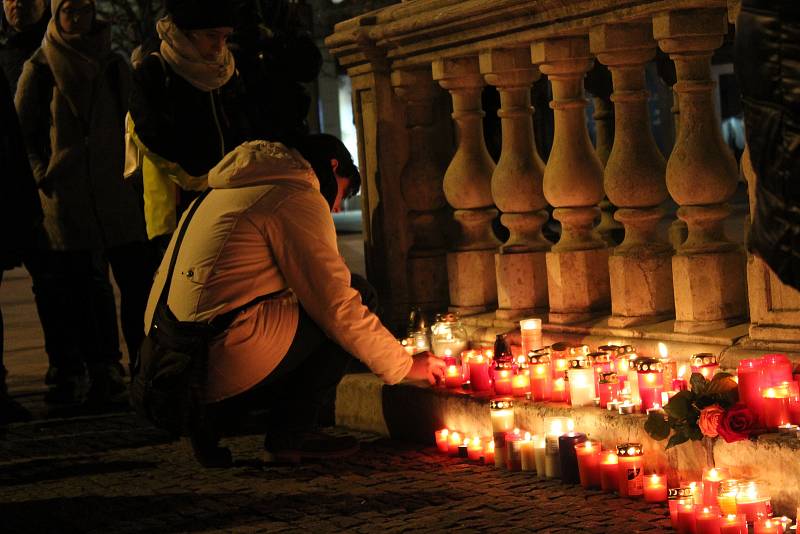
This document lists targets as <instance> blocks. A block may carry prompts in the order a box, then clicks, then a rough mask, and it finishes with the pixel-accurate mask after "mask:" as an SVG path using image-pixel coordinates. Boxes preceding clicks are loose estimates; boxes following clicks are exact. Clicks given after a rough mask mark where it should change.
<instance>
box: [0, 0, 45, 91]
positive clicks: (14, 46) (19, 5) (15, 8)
mask: <svg viewBox="0 0 800 534" xmlns="http://www.w3.org/2000/svg"><path fill="white" fill-rule="evenodd" d="M49 21H50V10H49V9H47V6H46V4H45V0H3V15H2V17H0V68H2V70H3V74H4V75H5V78H6V81H7V82H8V84H9V85H10V87H11V96H12V98H13V96H14V92H15V91H16V90H17V80H19V76H20V74H22V65H23V63H25V62H26V61H27V60H28V58H30V57H31V56H32V55H33V53H34V52H36V50H37V49H38V48H39V46H40V45H41V44H42V38H43V37H44V33H45V31H46V30H47V23H48V22H49Z"/></svg>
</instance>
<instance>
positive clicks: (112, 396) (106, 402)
mask: <svg viewBox="0 0 800 534" xmlns="http://www.w3.org/2000/svg"><path fill="white" fill-rule="evenodd" d="M123 376H124V370H123V369H122V366H121V365H119V364H118V363H112V364H101V365H99V366H95V367H92V368H91V369H90V372H89V377H90V380H91V384H90V385H89V392H88V393H87V394H86V400H85V401H84V403H83V407H84V408H86V409H89V410H92V411H100V412H104V411H114V410H119V409H120V408H124V409H127V408H128V407H129V406H128V386H127V385H126V384H125V379H124V378H123Z"/></svg>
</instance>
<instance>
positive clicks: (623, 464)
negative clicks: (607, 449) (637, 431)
mask: <svg viewBox="0 0 800 534" xmlns="http://www.w3.org/2000/svg"><path fill="white" fill-rule="evenodd" d="M642 455H643V452H642V445H641V443H623V444H621V445H617V457H618V459H619V464H618V465H617V474H618V479H619V494H620V496H621V497H641V496H642V495H643V494H644V464H643V462H642Z"/></svg>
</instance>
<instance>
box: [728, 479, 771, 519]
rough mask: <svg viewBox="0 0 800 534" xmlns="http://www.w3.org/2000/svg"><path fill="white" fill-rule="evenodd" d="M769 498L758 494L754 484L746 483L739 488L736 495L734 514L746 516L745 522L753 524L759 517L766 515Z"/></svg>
mask: <svg viewBox="0 0 800 534" xmlns="http://www.w3.org/2000/svg"><path fill="white" fill-rule="evenodd" d="M768 505H769V498H768V497H763V496H761V495H760V494H759V491H758V486H757V485H756V483H755V482H748V483H747V484H746V485H744V486H743V487H740V488H739V493H738V494H737V495H736V513H738V514H744V515H745V516H747V521H748V522H749V523H753V522H754V521H755V520H756V519H757V518H758V517H759V516H766V515H767V508H768Z"/></svg>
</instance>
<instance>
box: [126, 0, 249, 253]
mask: <svg viewBox="0 0 800 534" xmlns="http://www.w3.org/2000/svg"><path fill="white" fill-rule="evenodd" d="M167 13H168V15H167V16H165V17H164V18H162V19H161V20H159V21H158V24H157V30H158V35H159V37H160V38H161V43H160V46H159V50H158V52H154V53H150V54H148V55H146V56H145V57H144V58H143V59H142V61H141V62H140V63H139V65H138V66H137V67H136V68H135V70H134V74H133V81H134V85H133V91H132V93H131V98H130V115H131V119H132V123H133V129H134V132H133V133H134V139H135V140H136V141H137V144H139V145H140V147H141V148H142V150H143V152H144V155H145V161H144V163H143V174H144V189H145V199H144V200H145V218H146V220H147V234H148V238H150V239H151V241H153V242H154V244H156V246H157V247H159V248H161V249H163V247H164V246H165V245H166V243H168V242H169V237H170V236H171V234H172V232H173V231H174V230H175V226H176V223H177V218H178V217H179V216H180V214H181V212H182V211H183V210H184V209H185V207H186V206H188V204H189V203H190V201H191V200H192V199H193V198H195V197H196V196H197V194H198V192H199V191H202V190H204V189H205V188H206V187H207V179H206V174H207V173H208V171H209V170H210V169H211V168H212V167H213V166H214V165H216V164H217V163H218V162H219V161H220V160H221V159H222V158H223V156H225V154H227V153H228V152H230V151H231V150H233V149H234V148H236V147H237V146H238V145H239V144H241V143H242V142H243V141H245V140H247V139H249V138H251V135H250V121H249V118H248V114H247V108H246V105H245V104H246V103H245V100H244V85H243V82H242V79H241V77H240V76H239V73H238V72H237V70H236V65H235V60H234V57H233V54H232V53H231V51H230V49H229V48H228V46H227V40H228V38H229V37H230V35H231V34H232V33H233V25H234V16H233V9H232V8H231V6H230V5H229V3H228V2H217V1H213V0H199V1H189V0H168V1H167Z"/></svg>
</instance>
